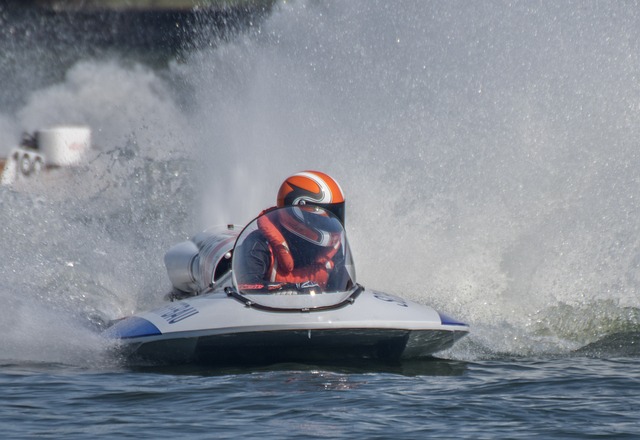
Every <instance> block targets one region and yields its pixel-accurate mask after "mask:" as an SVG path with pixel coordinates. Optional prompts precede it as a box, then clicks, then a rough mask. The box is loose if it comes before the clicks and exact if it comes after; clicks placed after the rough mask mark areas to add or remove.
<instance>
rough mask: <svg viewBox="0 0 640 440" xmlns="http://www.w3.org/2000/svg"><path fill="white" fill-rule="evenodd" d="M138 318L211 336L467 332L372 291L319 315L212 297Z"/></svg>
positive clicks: (170, 329)
mask: <svg viewBox="0 0 640 440" xmlns="http://www.w3.org/2000/svg"><path fill="white" fill-rule="evenodd" d="M137 316H139V317H141V318H144V319H145V320H147V321H149V322H151V323H152V324H153V325H155V326H156V327H157V328H158V329H159V330H160V332H161V333H162V334H169V333H182V332H194V331H198V332H199V331H202V330H204V329H207V330H210V331H211V332H212V333H216V332H226V331H231V330H233V331H235V332H243V331H245V332H246V331H254V330H278V329H282V330H286V329H295V328H312V329H313V328H315V329H319V328H336V329H339V328H401V329H406V330H439V329H443V330H444V329H449V330H452V329H458V330H465V329H466V326H463V327H464V328H460V326H459V325H452V324H450V323H446V324H445V325H443V322H442V319H441V317H440V315H439V314H438V313H437V312H436V311H435V310H433V309H432V308H430V307H428V306H424V305H421V304H417V303H414V302H411V301H408V300H404V299H402V298H399V297H395V296H392V295H388V294H385V293H380V292H375V291H364V292H363V293H362V294H361V295H360V296H359V297H358V299H357V300H356V301H355V303H354V304H352V305H347V306H344V307H342V308H339V309H334V310H327V311H322V312H313V311H312V312H308V313H302V312H270V311H264V310H257V309H253V308H251V307H246V306H245V305H244V304H242V303H240V302H239V301H236V300H234V299H233V298H229V297H227V296H226V295H225V294H223V293H216V294H211V295H203V296H198V297H194V298H189V299H187V300H183V301H178V302H172V303H169V304H168V305H166V306H165V307H163V308H161V309H158V310H155V311H152V312H147V313H143V314H139V315H137Z"/></svg>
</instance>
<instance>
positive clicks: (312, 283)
mask: <svg viewBox="0 0 640 440" xmlns="http://www.w3.org/2000/svg"><path fill="white" fill-rule="evenodd" d="M232 274H233V282H234V286H235V287H236V289H237V291H238V292H239V293H240V294H242V295H251V296H252V297H254V300H255V298H256V297H259V298H260V299H259V301H265V300H266V299H265V298H266V297H271V298H274V297H278V298H280V299H278V300H268V301H270V302H273V301H277V302H278V306H279V307H282V306H283V305H285V304H291V305H292V307H293V308H295V307H298V305H299V304H298V303H301V302H309V298H311V297H316V298H315V299H314V300H313V301H312V302H313V304H322V303H325V302H327V303H333V302H335V301H340V298H337V297H338V296H340V294H341V293H346V294H349V293H350V292H351V291H352V290H353V289H354V287H355V285H356V281H355V268H354V265H353V261H352V258H351V251H350V249H349V244H348V242H347V237H346V234H345V231H344V228H343V227H342V224H341V223H340V221H339V220H338V218H337V217H336V216H335V215H334V214H332V213H331V212H329V211H327V210H325V209H323V208H321V207H317V206H310V205H306V206H300V205H298V206H290V207H285V208H279V209H274V210H271V211H269V212H267V213H265V214H263V215H262V216H260V217H258V218H256V219H255V220H253V221H252V222H251V223H249V225H247V227H246V228H245V229H244V230H243V231H242V232H241V233H240V236H239V237H238V240H237V242H236V246H235V250H234V253H233V261H232ZM321 294H322V295H321ZM326 294H336V295H326ZM329 296H331V297H332V298H328V297H329ZM294 297H296V298H294ZM303 298H306V299H303ZM321 298H324V299H321ZM296 304H297V305H296ZM313 304H312V305H313Z"/></svg>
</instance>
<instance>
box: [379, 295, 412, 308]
mask: <svg viewBox="0 0 640 440" xmlns="http://www.w3.org/2000/svg"><path fill="white" fill-rule="evenodd" d="M373 296H374V297H376V298H377V299H379V300H380V301H385V302H392V303H395V304H396V305H399V306H400V307H409V304H407V303H406V301H405V300H403V299H402V298H400V297H398V296H395V295H389V294H388V293H382V292H373Z"/></svg>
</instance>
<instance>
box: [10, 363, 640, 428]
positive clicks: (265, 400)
mask: <svg viewBox="0 0 640 440" xmlns="http://www.w3.org/2000/svg"><path fill="white" fill-rule="evenodd" d="M387 370H390V371H385V369H379V370H377V371H376V370H373V371H366V370H359V369H357V368H344V367H343V368H342V369H341V368H336V367H334V368H327V367H313V366H299V365H280V366H274V367H272V368H269V369H263V370H254V371H243V370H227V371H224V370H223V371H208V370H206V369H195V368H194V369H183V370H182V371H181V370H165V371H157V372H149V371H127V370H119V369H115V370H106V371H105V370H91V369H88V370H87V369H77V368H70V367H65V366H61V365H53V364H39V365H24V364H18V365H11V364H4V365H2V372H1V373H0V384H1V386H2V390H3V399H2V402H1V403H0V426H2V429H3V434H4V436H5V438H95V437H96V436H97V437H105V438H176V437H178V438H239V437H248V438H273V439H276V438H376V439H387V438H411V439H423V438H576V439H585V438H603V437H607V438H637V434H638V429H639V428H640V422H639V421H638V417H637V408H638V405H640V398H639V397H638V393H637V389H638V386H639V385H640V383H639V381H640V379H639V378H640V367H638V362H637V359H635V358H617V359H609V360H605V359H590V358H575V359H519V360H515V359H514V360H506V359H500V360H494V361H476V362H461V361H430V362H428V361H425V362H421V363H414V364H412V365H405V366H404V367H402V368H401V367H395V368H387Z"/></svg>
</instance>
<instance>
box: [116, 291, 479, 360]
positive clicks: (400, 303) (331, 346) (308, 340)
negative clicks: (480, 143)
mask: <svg viewBox="0 0 640 440" xmlns="http://www.w3.org/2000/svg"><path fill="white" fill-rule="evenodd" d="M468 331H469V328H468V326H467V325H466V324H463V323H460V322H457V321H454V320H452V319H450V318H447V317H446V316H444V315H440V314H439V313H438V312H436V311H435V310H433V309H432V308H430V307H428V306H425V305H421V304H418V303H415V302H412V301H408V300H405V299H402V298H399V297H397V296H393V295H389V294H386V293H382V292H377V291H373V290H362V291H361V293H360V294H359V295H358V296H357V298H356V299H355V301H353V302H345V305H343V306H342V307H338V308H330V309H327V310H316V311H299V310H297V311H292V310H289V311H282V310H280V311H273V310H262V309H259V308H256V307H252V306H250V305H247V304H245V303H243V302H242V301H239V300H237V299H236V298H233V297H231V296H229V295H227V294H226V293H224V292H217V293H208V294H204V295H199V296H195V297H192V298H188V299H185V300H182V301H177V302H172V303H169V304H168V305H167V306H165V307H162V308H160V309H157V310H154V311H150V312H145V313H140V314H137V315H134V316H132V317H129V318H126V319H123V320H121V321H118V322H117V323H116V324H114V325H113V326H112V327H110V328H109V329H108V330H107V332H106V335H107V336H108V337H110V338H115V339H118V340H119V344H118V345H119V347H120V349H121V350H122V353H124V355H125V356H126V357H127V358H128V359H130V360H144V361H151V362H160V363H207V364H230V363H238V362H242V363H244V362H247V363H274V362H305V361H322V360H330V361H340V360H348V359H380V360H402V359H418V358H425V357H430V356H432V355H433V354H434V353H437V352H439V351H442V350H445V349H447V348H450V347H451V346H452V345H453V344H454V343H455V342H456V341H457V340H458V339H460V338H462V337H463V336H465V335H466V334H467V333H468Z"/></svg>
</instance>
